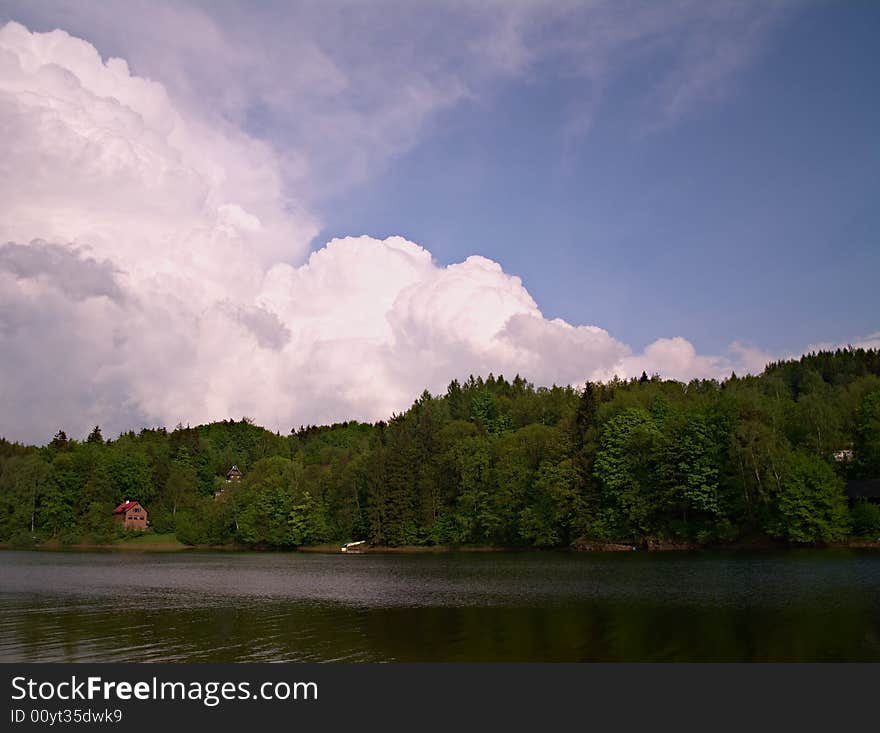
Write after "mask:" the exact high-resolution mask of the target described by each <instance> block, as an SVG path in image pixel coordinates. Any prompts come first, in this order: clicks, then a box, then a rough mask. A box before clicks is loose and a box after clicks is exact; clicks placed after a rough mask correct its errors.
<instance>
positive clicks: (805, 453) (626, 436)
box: [0, 349, 880, 547]
mask: <svg viewBox="0 0 880 733" xmlns="http://www.w3.org/2000/svg"><path fill="white" fill-rule="evenodd" d="M850 449H851V451H852V453H851V455H849V454H847V456H846V459H844V460H835V458H834V454H835V453H836V452H838V451H842V450H850ZM233 464H235V465H237V466H238V467H239V468H241V469H242V471H243V473H244V478H243V479H242V480H241V481H240V482H235V483H227V482H226V480H225V475H226V472H227V471H228V469H229V468H230V467H231V466H232V465H233ZM878 477H880V352H878V351H866V350H862V349H846V350H839V351H836V352H822V353H817V354H811V355H808V356H804V357H802V358H801V359H800V360H797V361H787V362H781V363H776V364H771V365H769V366H768V367H767V368H766V370H765V371H764V373H763V374H761V375H760V376H757V377H746V378H737V377H736V376H735V375H731V377H730V378H729V379H727V380H725V381H723V382H717V381H714V380H695V381H692V382H690V383H688V384H683V383H680V382H676V381H668V380H663V379H661V378H660V377H657V376H655V377H653V378H649V377H648V376H647V375H643V376H642V378H641V379H633V380H629V381H621V380H613V381H611V382H608V383H604V384H593V383H588V384H586V385H585V386H584V388H582V389H573V388H570V387H551V388H543V387H542V388H536V387H535V386H533V385H532V384H530V383H528V382H527V381H525V380H524V379H521V378H520V377H517V378H515V379H513V380H512V381H510V380H507V379H504V378H503V377H494V376H492V375H489V376H488V378H485V379H483V378H474V377H471V378H470V379H468V380H467V381H465V382H463V383H459V382H458V381H453V382H452V383H451V384H450V385H449V387H448V389H447V390H446V393H445V394H443V395H431V394H429V393H428V392H425V393H423V394H422V395H421V396H420V397H419V398H418V399H417V400H416V401H415V403H414V404H413V405H412V407H410V408H409V409H408V410H407V411H406V412H404V413H403V414H401V415H395V416H393V417H391V418H390V419H389V420H388V421H387V422H378V423H376V424H374V425H370V424H364V423H359V422H348V423H341V424H335V425H330V426H323V427H314V426H312V427H303V428H300V429H298V430H294V431H291V433H290V434H288V435H279V434H277V433H273V432H271V431H268V430H264V429H263V428H260V427H258V426H256V425H254V424H253V423H252V421H250V420H248V419H243V420H240V421H225V422H218V423H212V424H209V425H201V426H198V427H182V426H178V427H177V428H176V429H174V430H171V431H168V430H166V429H164V428H159V429H147V430H142V431H141V432H139V433H137V434H136V433H134V432H129V433H125V434H123V435H120V436H119V437H118V438H116V439H114V440H105V439H104V437H103V436H102V435H101V431H100V429H98V428H95V430H94V431H93V432H92V433H91V434H90V435H89V436H88V437H87V438H85V440H82V441H79V440H74V439H71V438H69V437H67V436H66V435H65V434H64V433H63V432H59V433H58V434H57V435H56V436H55V438H54V439H53V440H52V441H51V442H50V443H49V444H48V445H46V446H44V447H32V446H23V445H19V444H17V443H11V442H9V441H7V440H0V541H3V542H7V543H9V544H10V545H11V546H27V545H29V544H32V543H34V542H40V541H43V540H47V539H53V538H54V539H56V540H60V541H61V542H62V543H76V542H106V541H109V540H111V539H112V538H113V537H114V536H115V534H116V533H118V532H119V531H120V530H118V529H117V528H115V527H114V524H113V522H112V520H111V513H112V511H113V508H114V506H115V505H116V504H118V503H119V502H121V501H123V500H124V499H131V500H138V501H140V502H141V503H142V504H143V505H144V506H145V507H147V509H148V510H149V516H150V524H151V526H152V529H153V530H154V531H156V532H162V533H164V532H175V533H176V534H177V537H178V538H179V539H180V540H181V541H183V542H185V543H189V544H210V545H220V544H228V543H237V544H242V545H259V546H274V547H292V546H299V545H309V544H319V543H324V542H339V541H344V540H348V539H366V540H369V541H370V542H372V543H376V544H383V545H426V544H444V545H446V544H453V545H458V544H462V545H464V544H484V545H503V546H536V547H558V546H566V545H569V544H571V543H572V542H574V541H576V540H578V539H583V538H587V539H590V540H594V541H604V542H630V543H638V542H644V541H654V540H656V541H671V542H698V543H727V542H733V541H743V540H745V541H751V540H756V539H776V540H781V541H787V542H792V543H822V542H832V541H836V540H842V539H845V538H848V537H872V538H876V537H877V536H878V535H880V507H878V506H876V505H871V504H868V503H864V502H857V503H856V504H854V505H852V506H849V504H848V502H847V499H846V497H845V495H844V483H845V481H846V480H847V479H858V478H878ZM220 489H225V490H224V491H223V492H222V493H221V494H220V495H219V496H216V497H215V494H216V493H217V492H218V491H219V490H220Z"/></svg>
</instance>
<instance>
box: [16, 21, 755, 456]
mask: <svg viewBox="0 0 880 733" xmlns="http://www.w3.org/2000/svg"><path fill="white" fill-rule="evenodd" d="M0 130H2V133H0V354H2V359H0V396H2V404H3V409H2V412H0V434H4V435H6V436H7V437H9V438H14V439H22V440H28V441H38V442H43V441H45V440H47V439H48V438H49V437H51V435H52V433H54V431H55V430H57V429H59V428H63V429H65V430H67V431H68V432H69V433H71V434H72V435H75V436H81V435H84V434H85V432H86V431H87V430H88V429H89V428H90V427H91V426H92V425H94V424H96V423H100V424H101V425H102V426H105V429H106V430H107V431H109V432H113V431H119V430H123V429H129V428H132V427H135V428H136V427H138V426H141V425H145V424H166V425H173V424H175V423H177V422H178V421H182V422H190V423H196V422H200V421H207V420H212V419H221V418H226V417H230V416H232V417H240V416H242V415H248V416H251V417H252V418H254V419H255V420H257V421H258V422H260V423H262V424H265V425H267V426H271V427H273V428H278V429H280V430H282V431H286V430H288V429H289V428H290V427H291V426H298V425H300V424H303V423H315V422H325V421H333V420H341V419H352V418H358V419H368V420H372V419H378V418H384V417H387V416H388V415H389V414H390V413H391V412H392V411H395V410H401V409H403V408H405V407H406V406H408V404H409V403H410V402H411V400H412V399H413V398H414V397H415V396H416V395H418V394H419V392H421V390H422V389H424V388H428V389H431V390H433V391H439V390H442V389H443V388H444V386H445V384H446V383H447V382H448V381H449V380H450V379H452V378H455V377H458V378H461V377H465V376H467V375H468V374H469V373H481V374H485V373H488V372H490V371H491V372H494V373H496V374H498V373H504V374H505V375H509V376H513V374H514V373H520V374H522V375H525V376H527V377H528V378H529V379H531V380H533V381H535V382H538V383H546V384H549V383H552V382H556V383H573V384H577V383H581V382H583V381H584V380H586V379H603V378H608V377H610V376H612V375H614V374H617V375H620V376H631V375H637V374H639V373H641V371H642V370H646V371H648V372H649V373H651V372H655V371H656V372H660V373H662V374H663V375H664V376H668V377H676V378H681V379H688V378H691V377H695V376H721V375H724V374H729V372H730V371H731V369H736V370H737V371H738V372H740V371H748V370H752V371H754V370H757V369H760V368H761V367H762V366H763V364H764V362H765V360H766V359H767V355H766V354H763V353H760V352H755V351H753V350H748V349H745V348H741V347H736V346H735V347H733V348H732V350H731V352H730V353H729V354H727V355H725V356H711V355H710V356H707V355H700V354H698V353H697V352H696V350H695V349H694V347H693V346H692V345H691V344H690V343H689V342H688V341H686V340H685V339H684V338H681V337H672V338H662V339H659V340H657V341H655V342H654V343H652V344H650V345H649V346H648V347H647V348H645V349H644V350H643V351H642V352H639V353H636V352H634V351H633V349H631V348H630V347H628V346H627V345H626V344H624V343H621V342H620V341H618V340H617V339H615V338H614V337H613V336H612V335H610V334H609V333H608V332H607V331H605V330H603V329H602V328H600V327H597V326H593V325H572V324H569V323H566V322H565V321H562V320H559V319H553V320H550V319H547V318H545V317H544V316H543V315H542V313H541V310H540V308H539V306H538V304H537V303H536V302H535V301H534V299H533V298H532V297H531V295H530V294H529V293H528V291H527V290H526V289H525V287H524V286H523V283H522V282H521V281H520V279H519V278H518V277H516V276H514V275H511V274H509V273H506V272H504V271H503V269H502V267H501V266H500V265H499V264H498V263H496V262H493V261H491V260H488V259H486V258H484V257H480V256H472V257H468V258H467V259H466V260H465V261H463V262H459V263H455V264H451V265H448V266H442V265H440V264H438V263H437V262H436V261H435V260H434V259H433V258H432V255H431V253H430V252H429V251H428V250H427V249H425V248H424V247H423V246H420V245H419V244H416V243H413V242H410V241H407V240H406V239H403V238H400V237H390V238H388V239H384V240H378V239H374V238H370V237H350V238H344V239H335V240H333V241H331V242H329V243H327V244H326V245H325V246H323V247H321V248H320V249H318V250H317V251H314V252H312V253H311V254H309V243H310V241H311V240H312V238H313V237H314V236H315V234H316V232H317V231H318V227H319V224H318V221H317V219H316V218H315V217H314V216H313V215H311V214H310V213H309V211H308V210H307V209H308V207H307V206H305V205H304V204H303V203H302V202H300V201H297V200H291V199H290V198H289V196H288V194H287V193H286V191H285V187H284V184H283V172H282V170H281V168H280V166H281V162H280V161H281V160H282V158H280V157H279V156H276V155H275V154H274V153H273V151H272V149H270V148H269V147H268V145H266V144H265V143H263V142H260V141H258V140H256V139H254V138H253V137H251V136H249V135H247V134H245V133H244V132H242V131H241V130H240V129H238V128H236V127H233V126H231V125H229V126H224V125H223V124H220V123H217V124H211V125H209V124H207V123H206V122H204V120H203V118H201V117H199V116H198V115H196V114H195V113H192V112H189V111H187V109H186V108H184V107H182V106H180V105H178V104H177V103H175V101H174V100H173V99H172V98H171V96H170V95H169V93H167V91H166V89H165V88H164V87H163V86H162V85H161V84H159V83H157V82H155V81H150V80H147V79H144V78H139V77H138V76H135V75H132V74H131V73H130V71H129V68H128V65H127V64H126V62H125V61H124V60H122V59H118V58H110V59H108V60H106V61H105V60H103V59H102V58H101V56H100V55H99V54H98V52H97V51H96V49H95V48H94V47H93V46H92V45H90V44H89V43H88V42H86V41H84V40H81V39H78V38H75V37H72V36H70V35H68V34H67V33H65V32H62V31H53V32H51V33H32V32H30V31H29V30H28V29H26V28H25V27H23V26H22V25H20V24H16V23H9V24H7V25H6V26H5V27H3V28H2V29H0ZM423 244H430V243H423ZM536 256H540V254H539V253H537V252H536Z"/></svg>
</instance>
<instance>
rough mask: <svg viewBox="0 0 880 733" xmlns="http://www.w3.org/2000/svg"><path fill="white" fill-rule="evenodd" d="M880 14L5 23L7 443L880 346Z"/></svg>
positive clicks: (557, 7)
mask: <svg viewBox="0 0 880 733" xmlns="http://www.w3.org/2000/svg"><path fill="white" fill-rule="evenodd" d="M878 30H880V4H878V3H876V2H869V1H865V2H857V1H856V0H853V1H852V2H823V1H821V0H790V1H787V0H776V1H774V2H766V1H757V0H755V1H752V0H737V1H736V2H726V1H724V0H708V1H707V0H677V1H675V2H673V1H672V0H670V1H669V2H663V3H658V2H650V1H649V2H638V1H631V0H591V1H584V2H564V1H562V0H553V1H552V2H551V1H546V2H542V1H540V0H534V1H532V2H516V1H515V0H505V1H503V2H502V1H494V0H483V1H481V2H466V1H464V0H448V1H446V2H421V3H413V2H383V1H381V0H380V1H378V2H370V3H362V2H338V1H334V0H330V1H329V2H299V3H296V2H262V3H247V2H175V3H171V2H163V1H162V0H159V2H155V1H151V2H141V1H140V0H127V2H125V3H105V2H92V1H91V0H77V1H75V2H66V1H64V0H57V1H56V2H43V1H41V0H29V1H28V2H10V1H9V0H0V131H2V133H0V354H2V357H0V435H3V436H5V437H6V438H8V439H13V440H22V441H28V442H36V443H45V442H46V441H48V440H49V439H50V438H51V436H52V435H53V434H54V433H55V432H56V431H57V430H58V429H64V430H65V431H67V432H68V434H69V435H71V436H73V437H84V436H85V434H87V432H88V431H89V430H90V429H91V427H92V426H94V425H95V424H100V425H101V426H102V428H103V429H104V432H105V434H110V435H112V434H115V433H118V432H119V431H123V430H128V429H135V430H136V429H139V428H140V427H144V426H152V425H167V426H169V427H170V426H173V425H175V424H177V423H179V422H180V423H183V424H197V423H199V422H203V421H208V420H215V419H224V418H229V417H233V418H240V417H242V416H245V415H246V416H249V417H251V418H253V419H254V420H256V421H257V422H258V423H260V424H263V425H266V426H267V427H270V428H272V429H277V430H280V431H282V432H287V431H288V430H289V429H290V428H291V427H298V426H299V425H302V424H311V423H325V422H333V421H337V420H346V419H361V420H376V419H381V418H387V417H388V416H389V415H390V414H391V413H393V412H395V411H401V410H403V409H406V408H407V407H408V406H409V404H411V403H412V401H413V399H414V398H415V397H417V396H418V395H419V394H420V393H421V391H422V390H423V389H425V388H427V389H429V390H431V391H432V392H434V393H442V392H443V391H444V390H445V386H446V384H447V383H448V382H449V381H450V380H451V379H452V378H459V379H461V378H465V377H467V375H468V374H471V373H474V374H484V375H485V374H488V373H489V372H490V371H491V372H494V373H495V374H499V373H503V374H505V375H507V376H510V377H512V376H513V375H514V374H516V373H519V374H521V375H523V376H525V377H527V378H528V379H530V380H531V381H533V382H535V383H536V384H540V385H549V384H552V383H556V384H572V385H579V384H583V382H584V381H585V380H587V379H594V380H596V379H608V378H611V377H612V376H613V375H619V376H621V377H629V376H638V375H639V374H640V373H641V372H642V371H643V370H645V371H647V372H648V373H649V374H650V373H658V374H660V375H662V376H664V377H669V378H676V379H682V380H688V379H692V378H698V377H715V378H720V377H723V376H725V375H728V374H729V373H730V372H731V371H733V370H735V371H736V372H737V373H739V374H741V373H746V372H751V373H757V372H760V371H761V370H762V368H763V366H764V364H766V363H767V361H769V360H774V359H778V358H787V357H791V356H797V355H799V354H801V353H804V352H807V351H810V350H812V349H815V348H820V347H821V348H824V347H836V346H838V345H846V344H856V345H865V346H875V347H876V346H880V317H878V314H880V288H878V287H877V279H878V274H880V243H878V241H877V233H878V231H880V206H877V205H876V201H877V193H878V191H880V137H878V133H877V130H880V97H878V95H877V93H876V90H877V89H878V88H880V63H878V61H880V51H878V50H877V49H876V36H877V32H878Z"/></svg>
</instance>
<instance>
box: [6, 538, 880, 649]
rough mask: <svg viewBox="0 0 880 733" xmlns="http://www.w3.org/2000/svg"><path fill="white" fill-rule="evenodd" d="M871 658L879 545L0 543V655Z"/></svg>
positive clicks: (878, 616)
mask: <svg viewBox="0 0 880 733" xmlns="http://www.w3.org/2000/svg"><path fill="white" fill-rule="evenodd" d="M297 660H301V661H395V660H398V661H618V660H619V661H654V660H656V661H675V660H687V661H734V660H742V661H747V660H748V661H812V660H823V661H824V660H828V661H831V660H846V661H861V660H864V661H867V660H870V661H880V553H878V552H871V551H849V550H841V551H837V550H818V551H811V550H801V551H790V552H784V553H762V554H744V553H694V554H688V553H656V554H655V553H651V554H648V553H620V554H574V555H569V554H564V553H526V554H496V553H492V554H477V553H461V554H437V555H391V554H389V555H380V554H364V555H353V556H344V555H319V554H307V553H277V554H276V553H214V552H210V553H207V552H206V553H197V552H186V553H173V554H161V553H156V554H150V553H143V554H141V553H131V552H125V553H80V552H70V553H59V552H8V551H7V552H0V661H5V662H12V661H24V662H31V661H34V662H35V661H179V662H207V661H218V662H220V661H222V662H234V661H297Z"/></svg>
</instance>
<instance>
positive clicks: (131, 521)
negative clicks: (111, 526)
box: [113, 499, 147, 529]
mask: <svg viewBox="0 0 880 733" xmlns="http://www.w3.org/2000/svg"><path fill="white" fill-rule="evenodd" d="M113 519H115V520H116V521H117V522H122V526H123V527H125V529H146V528H147V510H146V509H144V508H143V507H142V506H141V505H140V503H139V502H137V501H128V499H126V500H125V501H124V502H122V503H121V504H120V505H119V506H118V507H116V508H115V509H114V510H113Z"/></svg>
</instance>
